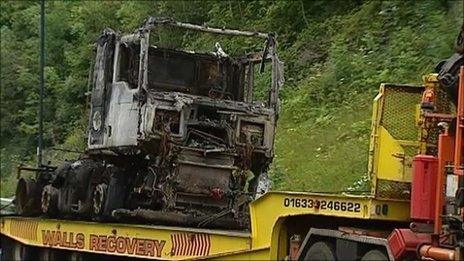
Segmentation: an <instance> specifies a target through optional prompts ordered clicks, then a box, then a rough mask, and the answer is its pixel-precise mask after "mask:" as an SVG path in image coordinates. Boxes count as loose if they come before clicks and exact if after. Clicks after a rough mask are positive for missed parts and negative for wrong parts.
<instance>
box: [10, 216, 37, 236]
mask: <svg viewBox="0 0 464 261" xmlns="http://www.w3.org/2000/svg"><path fill="white" fill-rule="evenodd" d="M38 226H39V223H38V222H37V221H19V220H11V223H10V233H11V235H12V236H14V237H19V238H23V239H27V240H32V241H37V227H38Z"/></svg>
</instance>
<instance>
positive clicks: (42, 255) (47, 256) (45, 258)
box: [39, 248, 53, 261]
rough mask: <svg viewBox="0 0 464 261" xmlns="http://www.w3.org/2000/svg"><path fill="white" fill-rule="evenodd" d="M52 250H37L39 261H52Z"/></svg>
mask: <svg viewBox="0 0 464 261" xmlns="http://www.w3.org/2000/svg"><path fill="white" fill-rule="evenodd" d="M52 252H53V249H50V248H41V249H40V250H39V260H40V261H52V260H53V253H52Z"/></svg>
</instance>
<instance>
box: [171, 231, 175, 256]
mask: <svg viewBox="0 0 464 261" xmlns="http://www.w3.org/2000/svg"><path fill="white" fill-rule="evenodd" d="M171 242H172V246H171V253H172V254H175V252H176V244H174V234H171Z"/></svg>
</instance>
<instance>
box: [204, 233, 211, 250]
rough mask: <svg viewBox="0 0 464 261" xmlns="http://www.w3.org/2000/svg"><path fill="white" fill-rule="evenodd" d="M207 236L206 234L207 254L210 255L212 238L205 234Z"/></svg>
mask: <svg viewBox="0 0 464 261" xmlns="http://www.w3.org/2000/svg"><path fill="white" fill-rule="evenodd" d="M205 236H206V239H207V240H208V247H207V249H206V255H209V250H210V249H211V239H210V237H209V235H205Z"/></svg>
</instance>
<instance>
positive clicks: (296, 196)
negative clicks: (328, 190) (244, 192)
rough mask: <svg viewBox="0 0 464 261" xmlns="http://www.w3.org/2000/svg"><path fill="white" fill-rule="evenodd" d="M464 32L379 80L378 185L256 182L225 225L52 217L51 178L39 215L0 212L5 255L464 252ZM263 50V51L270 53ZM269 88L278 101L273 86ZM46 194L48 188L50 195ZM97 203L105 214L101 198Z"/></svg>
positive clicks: (279, 256)
mask: <svg viewBox="0 0 464 261" xmlns="http://www.w3.org/2000/svg"><path fill="white" fill-rule="evenodd" d="M171 25H172V24H171ZM177 25H182V26H184V25H185V26H187V27H189V28H191V29H195V30H201V31H205V30H206V31H207V30H210V29H211V31H212V32H219V33H236V32H235V31H233V32H231V31H227V30H224V29H213V28H205V27H202V26H194V25H190V24H177ZM463 29H464V27H463ZM267 37H268V36H265V38H267ZM121 39H123V38H121ZM268 39H269V38H268ZM463 42H464V39H463V32H461V34H460V36H459V37H458V47H459V46H460V47H461V48H460V49H459V48H458V49H457V51H458V52H457V53H456V54H455V55H453V56H452V57H451V58H450V59H448V60H446V61H444V62H443V63H441V64H440V65H439V66H438V67H437V70H436V71H437V73H431V74H428V75H426V76H424V77H423V80H424V84H423V85H422V86H413V85H397V84H381V86H380V90H379V93H378V95H377V96H376V97H375V98H374V102H373V114H372V126H371V137H370V146H369V151H368V153H369V163H368V166H367V168H368V173H369V182H370V185H371V186H370V188H371V191H370V193H366V194H362V193H360V194H359V193H358V194H356V193H352V194H350V193H345V194H324V193H308V192H290V191H267V192H266V193H265V194H264V195H262V196H260V195H256V193H255V192H256V191H252V195H253V196H254V197H255V200H253V201H252V202H250V203H247V207H248V208H247V210H248V211H247V214H248V216H247V218H248V219H249V223H248V227H245V228H243V227H241V226H235V225H234V226H232V227H233V229H231V228H230V227H228V228H224V227H227V226H223V227H222V228H220V227H221V226H220V225H219V226H210V227H201V225H200V223H195V222H190V223H188V222H186V223H184V225H181V223H182V222H181V221H185V220H184V219H179V220H180V221H179V222H178V223H177V225H175V224H169V225H165V224H160V223H158V224H155V225H153V224H152V223H150V224H146V223H138V224H134V222H131V221H132V220H130V219H129V220H127V219H126V222H117V220H110V221H108V220H106V222H96V221H95V220H85V219H84V220H82V219H76V218H73V219H71V218H64V217H63V216H56V217H55V218H53V216H50V215H47V214H49V213H48V210H49V206H50V204H48V203H52V201H50V199H51V198H53V197H49V196H47V195H53V194H47V193H49V192H50V191H51V189H49V190H48V192H42V196H43V195H44V194H45V195H46V196H47V197H42V198H41V201H42V205H41V207H42V210H43V213H42V216H30V217H27V216H25V215H11V216H3V217H1V219H0V229H1V236H2V241H1V242H2V245H1V248H2V253H1V257H2V259H3V260H37V259H39V260H61V259H69V260H87V259H89V260H93V259H94V258H103V259H105V258H109V259H111V260H113V259H114V260H117V259H118V258H124V259H127V258H134V259H154V260H200V259H209V260H214V259H218V260H463V259H464V250H463V247H464V235H463V234H464V227H463V206H464V199H463V197H464V184H463V183H464V181H463V160H464V159H463V155H462V152H463V131H464V122H463V121H464V66H463V60H464V59H463V57H464V56H463V52H462V44H463ZM266 48H268V47H266ZM263 53H264V54H263V55H262V56H261V59H258V62H261V61H262V60H264V59H265V58H264V57H266V54H265V53H266V52H263ZM271 59H272V58H271ZM274 61H275V62H277V60H276V59H275V58H274ZM97 63H98V59H97ZM113 81H114V79H113ZM275 87H276V86H275ZM219 92H221V91H219ZM222 93H224V91H222ZM275 94H276V93H274V95H275ZM215 95H216V93H215ZM270 97H272V92H271V95H270ZM273 99H274V101H277V100H276V97H275V96H274V98H273ZM270 101H272V99H270ZM91 119H93V121H94V122H91V124H94V125H96V126H101V125H102V123H101V122H100V121H101V118H100V117H99V116H98V115H97V116H96V117H94V118H92V116H91ZM96 129H98V128H96ZM248 129H250V128H248ZM251 129H253V128H251ZM95 131H97V130H95ZM252 133H256V131H255V132H252ZM97 140H98V139H97ZM98 142H100V141H98ZM43 171H47V170H43ZM340 171H343V170H340ZM334 175H336V173H334ZM18 187H20V186H18ZM25 188H26V189H25ZM27 188H30V187H28V186H23V190H24V191H25V192H24V191H23V193H25V194H26V195H29V194H28V193H27V192H28V190H27ZM20 191H21V190H20ZM96 191H98V190H96ZM101 191H103V190H101V189H100V192H101ZM100 192H98V193H100ZM98 193H94V194H95V195H100V194H98ZM197 196H198V195H197ZM97 198H98V197H97ZM103 199H104V197H103ZM44 200H45V201H47V200H48V201H47V202H48V203H47V204H45V206H44V204H43V201H44ZM16 201H18V195H17V196H16ZM102 201H103V200H102ZM28 203H29V202H26V203H24V204H22V203H21V202H17V203H16V204H22V205H21V206H22V208H21V209H22V210H25V209H27V207H28ZM93 203H94V204H95V203H101V201H94V202H93ZM96 205H97V207H95V206H94V210H95V209H96V210H98V211H97V214H98V213H100V212H99V211H101V208H100V207H101V205H99V204H96ZM55 207H56V206H55ZM103 208H104V207H103ZM21 209H20V210H21ZM55 210H56V209H55ZM113 213H114V211H113ZM23 214H24V213H23ZM227 214H233V213H229V212H228V213H227ZM166 215H168V214H166ZM212 215H214V214H212ZM129 216H131V215H129ZM136 216H137V215H135V214H133V215H132V217H136ZM232 216H233V215H232ZM100 217H101V216H100ZM161 219H162V218H161ZM98 220H100V219H97V221H98ZM153 220H154V219H151V221H153ZM158 221H159V219H158ZM224 222H225V221H224Z"/></svg>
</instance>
